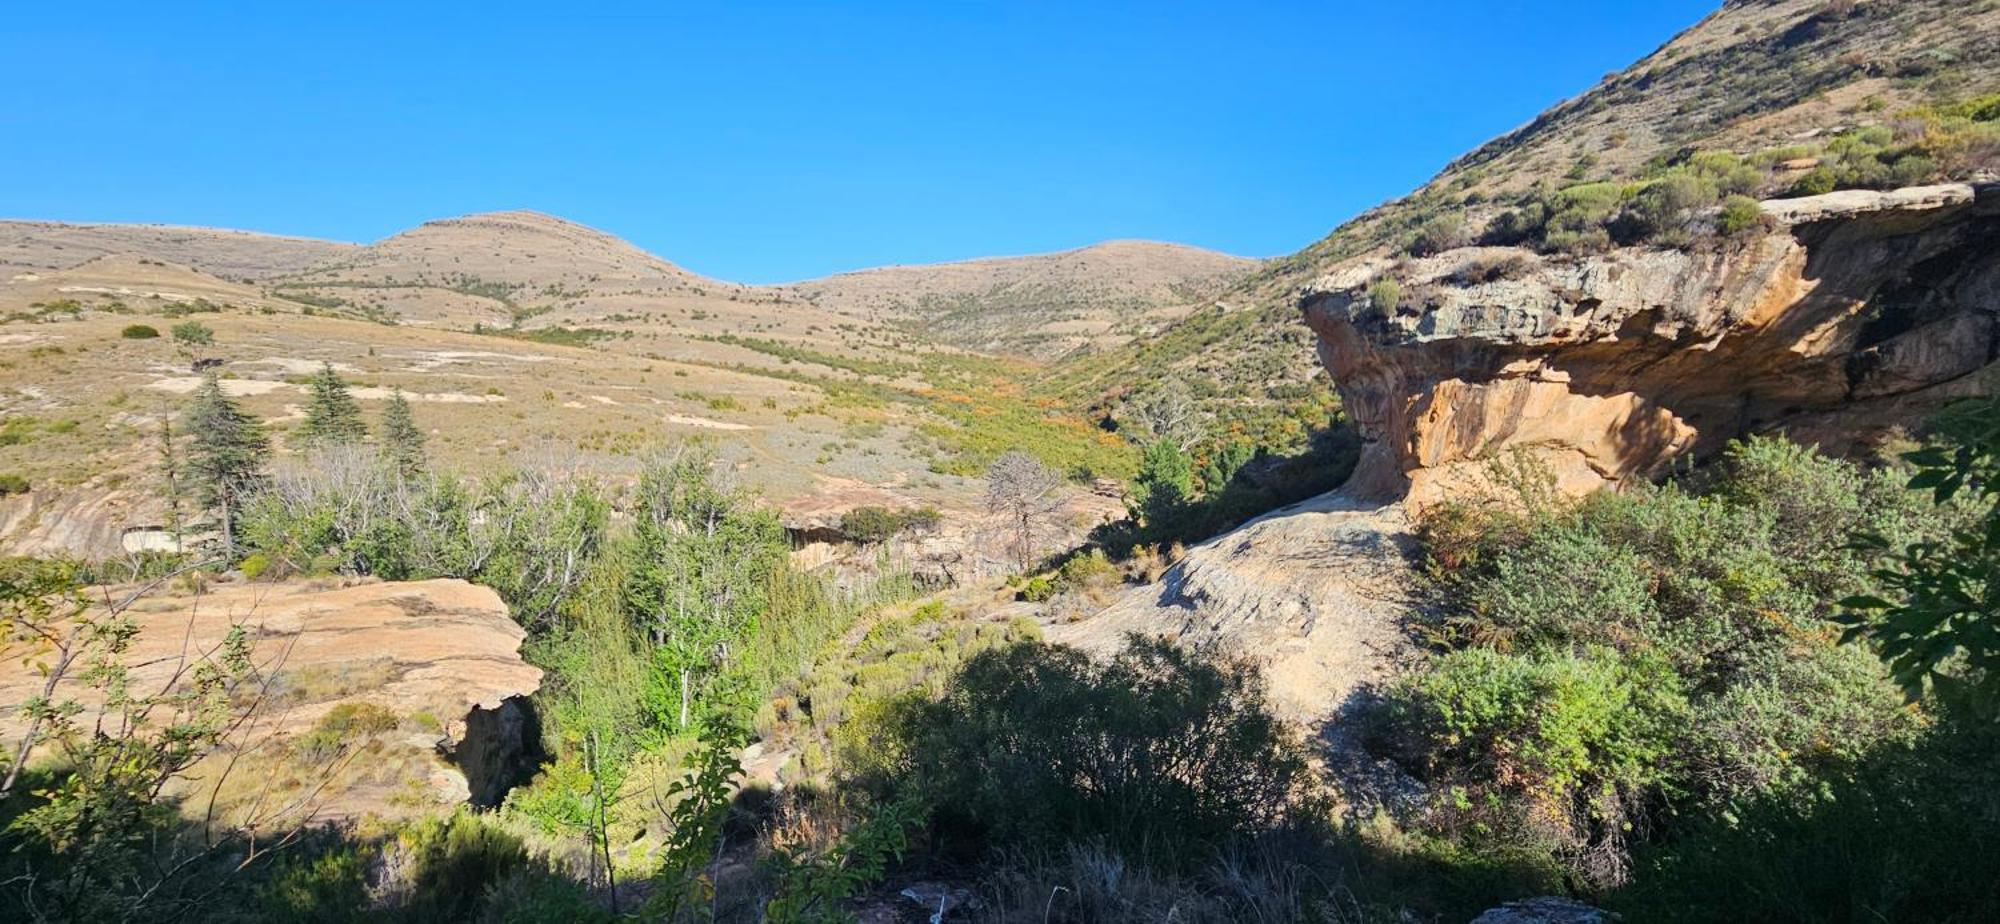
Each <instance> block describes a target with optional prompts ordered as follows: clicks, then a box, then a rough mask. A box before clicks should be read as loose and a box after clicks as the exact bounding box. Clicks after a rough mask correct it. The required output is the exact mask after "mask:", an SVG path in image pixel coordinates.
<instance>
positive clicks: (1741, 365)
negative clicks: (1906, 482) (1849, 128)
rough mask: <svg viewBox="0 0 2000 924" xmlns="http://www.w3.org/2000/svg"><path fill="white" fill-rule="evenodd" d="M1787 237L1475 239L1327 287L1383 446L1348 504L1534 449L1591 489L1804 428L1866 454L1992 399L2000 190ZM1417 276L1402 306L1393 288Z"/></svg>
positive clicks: (1370, 457)
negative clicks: (1555, 253) (1587, 251)
mask: <svg viewBox="0 0 2000 924" xmlns="http://www.w3.org/2000/svg"><path fill="white" fill-rule="evenodd" d="M1764 212H1765V214H1766V215H1767V216H1768V217H1769V219H1770V227H1769V229H1768V230H1767V231H1765V232H1763V233H1759V234H1754V235H1752V236H1750V237H1748V238H1739V239H1735V240H1728V241H1721V242H1717V243H1716V244H1715V245H1714V246H1712V247H1701V248H1695V249H1691V250H1665V249H1650V248H1649V249H1638V248H1627V249H1621V250H1617V251H1613V252H1610V253H1607V254H1603V255H1598V256H1591V257H1585V258H1580V259H1571V258H1558V257H1545V256H1542V255H1539V254H1535V253H1533V252H1530V251H1526V250H1520V249H1515V248H1488V247H1472V248H1462V249H1458V250H1453V251H1448V252H1446V253H1442V254H1439V255H1437V256H1433V257H1428V258H1424V259H1417V260H1409V261H1403V262H1392V261H1388V260H1374V261H1368V262H1363V263H1358V264H1352V265H1349V266H1347V267H1344V268H1342V269H1341V270H1338V271H1336V272H1333V273H1331V274H1328V275H1326V276H1324V277H1322V278H1320V279H1319V280H1317V281H1316V282H1314V283H1313V284H1312V285H1311V286H1309V287H1308V288H1307V290H1306V291H1305V293H1304V295H1303V297H1302V299H1301V303H1300V304H1301V308H1302V310H1303V311H1304V314H1305V317H1306V321H1307V323H1308V324H1309V325H1310V326H1311V327H1312V329H1313V330H1314V331H1315V333H1317V334H1318V336H1319V340H1320V345H1319V353H1320V358H1321V361H1322V362H1323V363H1324V364H1325V365H1326V367H1327V369H1328V370H1329V371H1330V372H1331V373H1332V374H1333V377H1334V379H1335V381H1336V382H1337V383H1338V384H1339V388H1340V391H1341V395H1342V398H1343V400H1344V402H1345V406H1346V409H1347V413H1348V414H1349V415H1350V417H1351V419H1352V420H1353V421H1354V423H1355V425H1356V427H1357V429H1358V430H1359V431H1360V433H1361V436H1362V438H1363V439H1364V441H1365V448H1364V451H1363V455H1362V460H1361V464H1360V466H1359V468H1358V469H1357V470H1356V472H1355V477H1354V481H1353V482H1352V484H1351V487H1350V491H1352V492H1353V493H1354V494H1355V495H1356V496H1361V497H1376V498H1384V499H1387V498H1394V497H1397V496H1401V495H1402V494H1403V493H1404V492H1406V491H1407V492H1408V496H1409V498H1410V500H1412V501H1413V502H1415V503H1418V504H1422V503H1425V502H1428V501H1431V500H1435V499H1436V498H1438V497H1441V496H1444V495H1446V494H1448V493H1449V492H1450V491H1451V490H1452V486H1453V485H1454V484H1456V483H1458V482H1459V481H1461V480H1462V479H1464V478H1465V477H1467V475H1468V474H1469V471H1468V470H1469V468H1470V467H1476V466H1480V465H1482V464H1483V463H1484V462H1485V461H1486V460H1490V459H1492V458H1494V457H1496V456H1498V455H1500V454H1502V453H1506V452H1509V451H1512V450H1515V449H1522V450H1527V451H1528V452H1530V453H1532V454H1533V455H1535V456H1536V457H1538V458H1539V459H1540V460H1542V461H1543V462H1544V463H1546V464H1547V465H1548V466H1549V467H1550V468H1551V469H1552V470H1553V471H1554V472H1555V473H1556V474H1557V475H1558V477H1559V478H1560V479H1561V481H1562V483H1563V484H1564V485H1565V486H1566V487H1568V488H1570V489H1572V490H1586V489H1589V488H1592V487H1597V486H1600V485H1604V484H1610V483H1616V482H1619V481H1622V480H1625V479H1628V478H1634V477H1647V476H1651V475H1654V474H1657V473H1658V472H1660V471H1661V470H1662V469H1663V468H1664V467H1665V466H1667V465H1668V464H1670V463H1671V462H1672V460H1674V459H1675V458H1677V457H1680V456H1682V455H1683V454H1685V453H1688V452H1695V453H1705V452H1708V451H1712V450H1714V449H1716V448H1717V447H1719V446H1721V445H1722V444H1723V443H1725V442H1726V441H1728V440H1730V439H1733V438H1736V437H1739V436H1742V435H1745V434H1748V433H1756V432H1764V431H1770V430H1777V429H1783V430H1786V431H1788V432H1791V433H1792V434H1793V435H1794V436H1797V437H1799V438H1802V439H1806V440H1810V441H1814V442H1818V443H1820V444H1821V445H1822V446H1824V447H1826V448H1828V449H1829V450H1832V451H1846V450H1849V449H1853V448H1856V447H1859V446H1863V445H1866V444H1868V443H1870V442H1871V441H1874V440H1878V439H1880V438H1881V437H1882V436H1884V435H1885V434H1887V433H1889V432H1891V431H1892V430H1893V429H1894V428H1896V427H1899V426H1901V427H1908V426H1912V425H1914V424H1916V423H1917V422H1919V421H1920V420H1921V418H1922V415H1923V413H1925V412H1926V411H1927V410H1928V409H1930V408H1932V407H1935V406H1936V405H1937V404H1939V403H1942V402H1943V401H1944V400H1946V399H1948V398H1950V397H1952V396H1956V395H1963V394H1967V393H1972V392H1975V391H1977V390H1979V389H1980V388H1982V387H1983V386H1982V384H1981V380H1982V378H1983V377H1982V376H1981V375H1979V373H1980V372H1981V371H1982V370H1984V369H1986V368H1987V367H1988V366H1989V365H1990V364H1991V363H1992V362H1993V361H1994V359H1995V355H1996V323H1995V321H1996V314H2000V187H1996V186H1994V185H1990V184H1989V185H1981V186H1974V185H1970V184H1949V185H1940V186H1929V187H1919V188H1912V189H1902V190H1894V191H1890V192H1871V191H1844V192H1837V193H1831V194H1828V195H1825V196H1815V197H1810V198H1805V199H1793V200H1781V201H1774V202H1767V203H1765V204H1764ZM1384 277H1393V278H1395V279H1397V280H1398V282H1399V283H1400V284H1401V288H1402V290H1403V295H1402V297H1401V298H1400V299H1399V300H1398V305H1396V306H1395V307H1394V308H1393V309H1391V310H1389V311H1386V312H1385V311H1383V310H1382V308H1381V306H1377V305H1375V304H1374V301H1373V299H1372V298H1371V297H1370V295H1369V290H1370V288H1371V286H1372V285H1373V283H1374V282H1375V281H1376V280H1378V279H1381V278H1384Z"/></svg>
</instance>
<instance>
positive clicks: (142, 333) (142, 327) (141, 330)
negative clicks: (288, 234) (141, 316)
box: [118, 324, 160, 340]
mask: <svg viewBox="0 0 2000 924" xmlns="http://www.w3.org/2000/svg"><path fill="white" fill-rule="evenodd" d="M118 336H120V337H123V338H125V339H127V340H153V339H157V338H158V337H159V336H160V329H159V328H157V327H154V326H153V325H151V324H127V325H125V329H124V330H121V331H119V332H118Z"/></svg>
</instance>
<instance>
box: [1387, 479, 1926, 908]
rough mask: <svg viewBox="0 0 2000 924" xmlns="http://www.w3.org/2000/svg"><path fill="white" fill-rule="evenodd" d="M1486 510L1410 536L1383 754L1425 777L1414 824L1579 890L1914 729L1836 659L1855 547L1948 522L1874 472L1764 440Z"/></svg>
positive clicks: (1874, 671) (1866, 680)
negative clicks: (1414, 595) (1413, 568)
mask: <svg viewBox="0 0 2000 924" xmlns="http://www.w3.org/2000/svg"><path fill="white" fill-rule="evenodd" d="M1516 475H1517V477H1516V478H1515V479H1514V487H1513V490H1512V491H1511V494H1510V496H1509V497H1508V498H1507V500H1506V501H1505V502H1497V501H1489V502H1485V503H1479V502H1475V503H1464V504H1456V505H1448V506H1446V507H1444V508H1441V509H1439V510H1437V511H1434V512H1432V513H1431V514H1430V516H1429V517H1428V518H1427V521H1426V523H1425V529H1424V536H1425V540H1426V551H1427V555H1428V561H1429V572H1430V575H1431V583H1430V592H1431V595H1432V596H1431V599H1432V607H1431V613H1433V614H1434V615H1433V616H1432V617H1431V618H1430V619H1428V620H1427V621H1426V622H1425V623H1423V627H1424V631H1425V632H1426V633H1427V634H1428V636H1429V637H1430V638H1431V639H1432V640H1433V641H1434V642H1435V643H1436V644H1437V645H1438V646H1439V648H1440V650H1441V654H1440V655H1439V657H1438V659H1437V661H1436V663H1435V664H1434V665H1433V670H1432V671H1430V672H1428V673H1424V674H1419V675H1416V676H1415V677H1413V678H1411V679H1409V680H1406V681H1403V682H1402V683H1400V684H1399V685H1397V686H1396V687H1395V688H1394V689H1393V690H1392V691H1391V693H1390V696H1389V700H1390V708H1389V709H1388V710H1387V716H1388V720H1387V725H1388V726H1389V727H1390V729H1391V730H1390V732H1389V733H1388V738H1389V742H1388V745H1389V747H1390V749H1391V750H1392V751H1394V752H1396V753H1398V754H1399V755H1400V756H1401V757H1402V758H1403V759H1404V760H1405V761H1406V762H1407V763H1408V764H1409V765H1410V766H1411V767H1412V768H1413V769H1415V770H1417V771H1418V772H1420V773H1421V774H1422V775H1424V776H1425V777H1427V778H1429V779H1431V780H1432V781H1434V782H1436V783H1439V784H1442V787H1443V788H1442V790H1441V791H1442V793H1443V794H1444V796H1443V797H1442V798H1440V799H1439V800H1437V802H1436V804H1434V805H1433V806H1432V809H1431V811H1430V813H1429V819H1430V822H1431V823H1432V824H1435V825H1438V826H1441V827H1443V828H1445V829H1452V830H1461V831H1482V830H1483V831H1488V832H1495V831H1499V832H1508V833H1507V834H1506V836H1508V837H1518V838H1526V839H1528V840H1530V841H1532V842H1535V843H1539V844H1541V845H1543V847H1544V849H1547V850H1549V851H1550V852H1551V853H1552V855H1554V856H1557V857H1559V858H1561V859H1562V860H1563V861H1564V862H1565V863H1566V865H1567V866H1568V868H1569V869H1570V870H1571V872H1573V873H1575V874H1579V875H1581V876H1583V877H1584V878H1585V879H1586V881H1590V882H1594V883H1596V884H1598V885H1613V884H1616V883H1618V882H1620V881H1623V879H1624V878H1625V874H1626V866H1625V859H1626V851H1625V847H1624V844H1625V842H1626V840H1627V839H1628V838H1644V837H1646V836H1647V835H1648V834H1649V833H1650V832H1651V830H1652V829H1653V828H1655V827H1657V826H1660V825H1667V824H1670V823H1672V822H1673V821H1674V820H1675V819H1680V820H1687V819H1698V818H1705V817H1711V816H1713V815H1715V814H1718V813H1720V812H1723V811H1725V810H1726V809H1727V807H1728V806H1730V805H1734V804H1738V803H1740V802H1742V801H1744V800H1750V799H1758V798H1766V797H1779V796H1781V795H1782V794H1786V793H1794V792H1797V791H1799V790H1800V788H1801V787H1807V786H1809V784H1810V782H1811V781H1812V780H1813V779H1815V778H1817V777H1818V776H1819V775H1821V774H1823V773H1824V772H1826V771H1828V770H1830V769H1831V768H1834V767H1838V766H1843V765H1845V764H1847V763H1850V762H1852V761H1855V760H1858V759H1860V758H1861V757H1862V756H1863V755H1865V754H1867V753H1868V752H1869V751H1870V750H1871V749H1873V748H1876V747H1879V746H1881V745H1883V744H1884V743H1894V742H1897V741H1907V740H1909V739H1910V737H1911V736H1912V735H1914V734H1915V733H1916V732H1917V730H1918V725H1917V722H1916V721H1914V718H1915V717H1914V716H1913V715H1912V714H1911V713H1910V712H1909V711H1908V710H1906V709H1905V708H1904V707H1903V702H1902V700H1901V697H1900V696H1899V695H1897V691H1896V689H1895V687H1894V685H1893V684H1891V683H1889V682H1888V679H1887V677H1886V676H1885V674H1884V672H1883V670H1882V667H1881V664H1880V663H1879V662H1878V661H1877V660H1876V659H1875V658H1874V657H1873V656H1872V655H1871V654H1869V653H1868V652H1866V651H1862V650H1858V649H1855V648H1852V647H1844V646H1841V645H1839V644H1838V636H1839V632H1838V628H1837V625H1836V623H1835V622H1834V617H1835V616H1836V615H1837V612H1838V608H1837V601H1839V600H1840V599H1841V598H1843V597H1845V596H1847V595H1848V594H1850V593H1853V592H1855V591H1857V590H1858V589H1861V588H1863V587H1865V586H1866V584H1867V581H1868V578H1867V573H1868V570H1869V564H1870V553H1867V552H1865V551H1863V550H1858V549H1856V548H1855V547H1854V546H1852V545H1851V544H1850V543H1849V541H1848V540H1849V536H1850V535H1852V534H1853V533H1855V532H1857V531H1866V532H1874V533H1880V534H1884V535H1893V536H1897V537H1901V538H1903V539H1913V538H1916V537H1920V536H1924V535H1929V534H1934V533H1936V532H1938V531H1939V530H1941V529H1943V528H1944V527H1945V525H1946V521H1947V520H1948V519H1949V517H1948V516H1945V515H1940V514H1938V513H1936V512H1935V511H1933V510H1932V509H1931V508H1930V507H1929V506H1928V505H1927V504H1925V503H1923V500H1922V498H1921V497H1918V496H1915V495H1912V494H1910V493H1909V492H1906V491H1904V490H1903V488H1902V486H1901V479H1900V478H1899V477H1897V476H1895V475H1892V474H1888V473H1881V472H1877V473H1864V472H1862V471H1860V470H1858V469H1856V468H1854V467H1853V466H1851V465H1848V464H1846V463H1843V462H1838V461H1834V460H1830V459H1826V458H1823V457H1820V456H1818V455H1816V454H1814V453H1812V452H1811V451H1810V450H1805V449H1801V448H1799V447H1797V446H1794V445H1793V444H1790V443H1786V442H1782V441H1775V440H1753V441H1750V442H1748V443H1744V444H1740V445H1738V446H1735V447H1733V448H1732V449H1731V450H1730V452H1729V454H1728V456H1727V458H1726V459H1725V460H1724V462H1723V463H1722V464H1721V465H1720V466H1718V467H1717V469H1716V470H1715V471H1713V472H1710V473H1706V474H1704V475H1703V476H1701V477H1698V478H1692V479H1690V480H1689V481H1688V482H1687V483H1685V484H1669V485H1667V486H1664V487H1659V488H1641V489H1637V490H1634V491H1630V492H1627V493H1615V494H1600V495H1596V496H1594V497H1591V498H1588V499H1585V500H1583V501H1581V502H1576V503H1573V504H1571V503H1566V502H1561V501H1557V500H1554V499H1553V494H1552V492H1548V491H1546V490H1545V489H1544V488H1543V487H1542V486H1541V485H1540V484H1538V483H1536V482H1535V481H1534V480H1533V476H1532V474H1531V473H1530V474H1528V475H1522V474H1521V473H1516Z"/></svg>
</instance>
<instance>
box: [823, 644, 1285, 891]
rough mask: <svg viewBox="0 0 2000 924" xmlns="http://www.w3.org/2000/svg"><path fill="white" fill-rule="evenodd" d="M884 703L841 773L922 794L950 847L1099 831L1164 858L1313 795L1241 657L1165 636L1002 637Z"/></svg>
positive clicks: (1179, 860)
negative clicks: (1094, 641)
mask: <svg viewBox="0 0 2000 924" xmlns="http://www.w3.org/2000/svg"><path fill="white" fill-rule="evenodd" d="M888 711H889V714H888V715H886V716H885V717H884V718H883V719H882V720H881V721H880V722H879V723H876V725H875V726H874V728H873V729H872V731H871V733H870V734H869V735H868V736H867V738H866V743H867V747H866V748H865V749H864V748H855V749H852V750H850V751H848V752H846V753H849V754H852V755H855V756H856V760H855V761H853V762H852V763H850V764H849V765H848V766H847V770H848V772H850V773H854V774H857V775H859V776H861V777H862V779H861V783H862V784H863V785H867V786H870V787H873V788H876V789H877V790H878V791H883V792H914V793H918V794H921V798H922V800H923V801H924V802H925V803H926V804H928V805H929V806H931V817H932V827H931V835H932V838H933V839H934V841H935V842H936V843H938V844H939V845H941V846H944V847H947V848H949V849H952V850H954V851H957V852H959V853H960V854H961V855H967V856H975V857H976V856H979V855H981V854H982V853H983V852H985V851H987V850H991V849H994V848H999V849H1016V850H1022V849H1026V850H1046V849H1049V848H1055V847H1060V846H1062V845H1064V844H1070V843H1084V842H1101V843H1104V844H1106V845H1108V846H1111V847H1113V848H1115V849H1117V850H1119V851H1121V852H1122V853H1124V854H1125V855H1127V856H1131V857H1134V858H1137V859H1143V860H1145V861H1147V862H1148V863H1152V864H1158V865H1162V866H1168V867H1171V866H1175V865H1179V864H1185V863H1189V862H1191V861H1195V860H1198V859H1199V858H1200V857H1201V856H1202V854H1203V853H1204V852H1205V851H1206V850H1210V849H1215V848H1218V847H1221V846H1223V845H1224V844H1226V843H1228V842H1230V841H1231V840H1232V839H1236V838H1240V837H1245V836H1249V835H1252V834H1255V833H1257V832H1260V831H1266V830H1272V829H1276V828H1279V827H1283V826H1285V825H1287V824H1290V823H1292V822H1293V821H1294V820H1296V819H1298V818H1299V817H1301V816H1304V817H1310V816H1311V814H1312V813H1313V812H1314V810H1315V806H1316V805H1317V802H1316V795H1315V792H1314V787H1313V783H1312V776H1311V774H1310V773H1309V772H1308V770H1307V764H1306V760H1305V754H1304V751H1303V750H1302V748H1301V746H1300V744H1299V742H1298V740H1297V738H1296V737H1295V736H1294V735H1293V734H1292V732H1290V731H1289V730H1288V728H1287V727H1286V726H1285V725H1284V724H1283V723H1281V722H1279V721H1278V720H1277V719H1275V718H1274V717H1272V716H1271V714H1270V712H1269V709H1268V707H1267V705H1266V703H1265V700H1264V693H1263V687H1262V684H1261V679H1260V678H1259V676H1258V675H1257V673H1256V671H1255V669H1254V668H1251V667H1249V666H1248V665H1245V664H1242V663H1238V662H1233V661H1228V660H1223V659H1216V658H1207V657H1202V656H1197V655H1195V654H1193V653H1191V652H1188V651H1186V650H1183V649H1180V648H1177V647H1175V646H1173V645H1171V644H1169V643H1166V642H1161V641H1146V640H1141V639H1137V638H1135V639H1133V640H1131V641H1130V643H1129V644H1128V647H1127V648H1126V649H1125V650H1124V651H1123V652H1122V653H1120V654H1119V655H1118V656H1116V657H1115V658H1112V659H1111V660H1109V661H1106V662H1096V661H1093V660H1092V659H1091V658H1090V657H1089V656H1088V655H1086V654H1084V653H1083V652H1080V651H1077V650H1075V649H1071V648H1066V647H1063V646H1058V645H1046V644H1041V643H1032V642H1028V643H1018V644H1013V645H1007V646H1004V647H999V648H995V649H992V650H989V651H986V652H983V653H981V654H978V655H975V656H974V657H972V658H971V659H970V660H968V661H967V662H966V663H965V665H964V666H963V667H962V668H961V669H960V670H958V671H957V673H956V674H955V675H954V676H952V678H951V679H950V682H949V683H948V685H947V686H946V688H945V689H944V691H943V693H942V694H941V695H938V696H936V697H935V698H923V697H916V698H907V699H904V700H901V701H898V702H896V703H895V704H894V705H893V707H892V708H891V709H890V710H888Z"/></svg>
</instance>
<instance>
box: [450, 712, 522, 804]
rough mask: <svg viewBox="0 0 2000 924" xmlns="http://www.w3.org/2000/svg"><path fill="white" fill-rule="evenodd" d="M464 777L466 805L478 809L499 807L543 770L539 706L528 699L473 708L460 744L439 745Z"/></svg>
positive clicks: (458, 741)
mask: <svg viewBox="0 0 2000 924" xmlns="http://www.w3.org/2000/svg"><path fill="white" fill-rule="evenodd" d="M439 751H440V753H442V754H444V755H445V757H446V758H447V759H449V760H450V761H451V762H452V763H453V764H454V765H455V766H457V767H458V771H459V772H460V773H462V774H464V775H465V785H466V792H467V801H469V802H471V803H472V804H473V805H476V806H479V807H480V808H497V807H499V805H500V803H501V801H502V800H504V799H506V798H507V793H508V792H509V791H511V790H512V789H513V788H514V787H516V786H519V785H521V784H523V783H526V782H528V780H529V779H531V778H532V777H534V775H535V771H536V770H538V769H540V768H541V765H542V761H543V760H545V759H546V757H547V755H545V754H543V753H542V724H541V720H540V719H539V718H538V717H537V716H536V715H535V705H534V703H533V702H531V701H530V700H529V699H528V698H527V697H525V696H509V697H507V698H506V699H503V700H501V701H500V702H498V703H496V704H495V705H493V706H492V707H491V708H488V707H486V706H483V705H482V706H474V707H472V711H471V712H469V713H467V714H466V716H465V723H464V727H463V729H462V731H461V733H460V734H459V735H458V737H457V739H456V740H451V739H447V740H445V741H444V742H442V743H441V744H440V745H439Z"/></svg>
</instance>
